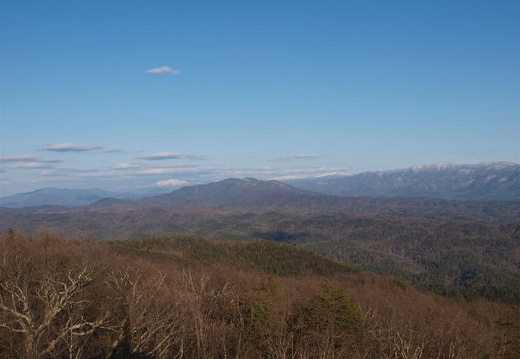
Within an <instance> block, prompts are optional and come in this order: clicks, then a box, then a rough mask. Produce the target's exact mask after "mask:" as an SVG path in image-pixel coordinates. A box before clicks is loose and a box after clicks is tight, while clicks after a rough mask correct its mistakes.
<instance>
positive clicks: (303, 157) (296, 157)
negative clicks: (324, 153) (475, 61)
mask: <svg viewBox="0 0 520 359" xmlns="http://www.w3.org/2000/svg"><path fill="white" fill-rule="evenodd" d="M318 157H321V156H320V155H316V154H312V153H302V154H299V155H294V156H282V157H277V158H270V159H268V160H267V161H270V162H283V161H293V160H310V159H315V158H318Z"/></svg>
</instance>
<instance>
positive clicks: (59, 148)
mask: <svg viewBox="0 0 520 359" xmlns="http://www.w3.org/2000/svg"><path fill="white" fill-rule="evenodd" d="M102 148H103V147H101V146H94V145H76V144H74V143H72V142H66V143H58V144H49V145H43V146H41V147H40V151H53V152H86V151H93V150H100V149H102Z"/></svg>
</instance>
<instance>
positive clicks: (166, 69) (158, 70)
mask: <svg viewBox="0 0 520 359" xmlns="http://www.w3.org/2000/svg"><path fill="white" fill-rule="evenodd" d="M145 72H146V73H147V74H151V75H165V74H171V75H179V74H180V73H181V70H174V69H172V68H171V67H170V66H161V67H155V68H153V69H149V70H146V71H145Z"/></svg>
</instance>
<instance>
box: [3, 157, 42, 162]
mask: <svg viewBox="0 0 520 359" xmlns="http://www.w3.org/2000/svg"><path fill="white" fill-rule="evenodd" d="M23 161H30V162H34V161H38V157H37V156H34V155H14V156H2V157H0V162H23Z"/></svg>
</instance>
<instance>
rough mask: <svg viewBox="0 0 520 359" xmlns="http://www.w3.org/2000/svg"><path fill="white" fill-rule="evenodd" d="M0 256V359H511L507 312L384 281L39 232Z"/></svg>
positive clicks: (515, 350)
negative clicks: (275, 270)
mask: <svg viewBox="0 0 520 359" xmlns="http://www.w3.org/2000/svg"><path fill="white" fill-rule="evenodd" d="M171 241H175V239H171ZM193 243H196V245H198V246H204V241H202V242H201V241H200V240H197V241H194V242H193ZM186 245H190V242H189V241H188V242H186ZM250 245H251V246H254V245H258V244H257V243H252V244H250ZM136 246H137V244H136ZM212 246H215V244H212ZM0 248H1V252H0V357H2V358H24V359H46V358H76V359H80V358H114V359H115V358H146V359H150V358H160V359H162V358H164V359H166V358H168V359H169V358H279V359H282V358H284V359H287V358H410V359H411V358H415V359H419V358H450V359H451V358H453V359H454V358H515V357H519V355H520V352H519V350H520V339H519V323H520V315H519V310H518V308H517V307H514V306H509V305H505V304H500V303H493V302H485V301H477V302H473V303H467V302H460V301H459V302H456V301H448V300H447V299H444V298H440V297H436V296H433V295H431V294H428V293H423V292H419V291H417V290H416V289H415V288H414V287H412V286H411V285H409V284H406V283H403V282H399V281H397V280H392V279H388V278H382V277H377V276H371V275H367V274H361V273H350V274H349V273H336V274H331V275H328V276H327V278H324V277H323V276H319V275H317V274H312V273H306V274H300V275H289V276H275V275H267V274H265V272H263V271H262V270H261V269H254V268H253V269H252V268H250V267H247V268H246V267H243V266H241V265H240V263H239V262H238V261H237V263H236V264H230V263H225V264H222V263H219V262H218V261H216V260H215V261H214V262H211V263H210V262H207V261H205V262H202V261H197V260H188V259H187V258H185V257H184V256H183V254H182V253H180V252H178V251H177V252H172V251H168V250H167V249H166V248H164V249H163V250H161V249H158V248H155V249H154V250H150V249H148V250H141V249H138V248H137V249H136V248H133V249H132V248H130V247H129V248H128V250H127V251H122V250H120V249H116V248H115V247H114V246H111V244H110V243H99V242H83V241H72V240H67V239H64V238H62V237H61V236H59V235H57V234H52V233H41V234H40V235H38V236H35V237H26V236H23V235H20V234H17V233H14V232H9V233H8V234H6V235H2V236H1V237H0ZM201 248H203V247H201ZM207 248H209V249H211V248H216V247H211V246H209V244H208V247H207ZM258 248H261V247H258ZM288 253H289V252H288ZM256 254H257V255H266V258H269V254H268V253H264V254H262V253H261V251H260V250H257V253H256ZM288 255H290V254H288ZM288 260H289V258H288ZM273 265H275V263H273Z"/></svg>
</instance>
